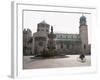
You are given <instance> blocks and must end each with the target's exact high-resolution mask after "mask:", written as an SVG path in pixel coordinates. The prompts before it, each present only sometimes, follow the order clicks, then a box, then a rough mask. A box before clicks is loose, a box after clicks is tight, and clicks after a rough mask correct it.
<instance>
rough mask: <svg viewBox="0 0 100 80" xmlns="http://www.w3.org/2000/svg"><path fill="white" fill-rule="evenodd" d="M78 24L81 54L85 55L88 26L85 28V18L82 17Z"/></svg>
mask: <svg viewBox="0 0 100 80" xmlns="http://www.w3.org/2000/svg"><path fill="white" fill-rule="evenodd" d="M79 24H80V26H79V34H80V39H81V51H82V54H86V53H87V50H88V26H87V21H86V17H85V16H84V15H82V16H81V17H80V22H79Z"/></svg>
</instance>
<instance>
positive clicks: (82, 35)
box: [23, 15, 91, 55]
mask: <svg viewBox="0 0 100 80" xmlns="http://www.w3.org/2000/svg"><path fill="white" fill-rule="evenodd" d="M79 23H80V25H79V34H65V33H54V34H55V35H56V38H55V40H54V41H55V45H56V50H57V51H58V52H59V53H60V54H80V53H82V54H88V53H89V54H90V53H91V51H90V49H91V47H90V46H91V45H89V44H88V26H87V23H86V17H85V16H83V15H82V16H81V17H80V22H79ZM49 29H50V25H49V24H47V23H46V22H45V21H42V22H40V23H38V24H37V32H35V33H34V34H33V36H32V35H31V32H30V35H28V36H29V37H30V36H32V43H31V44H30V47H31V51H32V54H34V55H41V52H42V51H43V49H44V48H47V44H48V39H49V38H48V34H49V33H50V32H49ZM54 30H55V29H54ZM26 32H28V31H25V30H24V34H25V33H26ZM29 37H26V38H29ZM23 39H24V38H23ZM29 39H30V38H29ZM26 41H28V40H27V39H26ZM24 44H25V43H24ZM28 53H30V52H28Z"/></svg>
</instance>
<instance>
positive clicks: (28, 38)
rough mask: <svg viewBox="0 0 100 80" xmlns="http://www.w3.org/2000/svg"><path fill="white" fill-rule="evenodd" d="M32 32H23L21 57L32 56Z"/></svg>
mask: <svg viewBox="0 0 100 80" xmlns="http://www.w3.org/2000/svg"><path fill="white" fill-rule="evenodd" d="M32 41H33V40H32V32H31V30H30V29H24V30H23V55H30V54H32Z"/></svg>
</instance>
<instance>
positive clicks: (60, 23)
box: [24, 11, 91, 43]
mask: <svg viewBox="0 0 100 80" xmlns="http://www.w3.org/2000/svg"><path fill="white" fill-rule="evenodd" d="M81 16H82V14H76V13H56V12H40V11H24V28H26V29H27V28H29V29H30V30H31V31H32V33H34V32H36V31H37V24H38V23H40V22H42V21H43V20H45V22H46V23H48V24H49V25H50V26H53V29H54V33H73V34H74V33H75V34H78V33H79V19H80V17H81ZM84 16H85V17H86V18H87V25H88V37H89V43H91V14H84Z"/></svg>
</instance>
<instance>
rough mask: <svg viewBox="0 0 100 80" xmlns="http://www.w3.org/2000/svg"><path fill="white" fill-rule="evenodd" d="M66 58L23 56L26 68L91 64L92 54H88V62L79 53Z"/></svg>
mask: <svg viewBox="0 0 100 80" xmlns="http://www.w3.org/2000/svg"><path fill="white" fill-rule="evenodd" d="M67 56H68V57H66V58H49V59H31V57H32V56H24V57H23V61H24V62H23V68H24V69H36V68H37V69H39V68H57V67H78V66H90V65H91V56H86V62H83V63H82V62H81V61H80V60H79V58H78V57H79V55H67Z"/></svg>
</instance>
